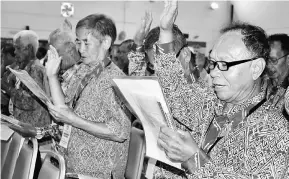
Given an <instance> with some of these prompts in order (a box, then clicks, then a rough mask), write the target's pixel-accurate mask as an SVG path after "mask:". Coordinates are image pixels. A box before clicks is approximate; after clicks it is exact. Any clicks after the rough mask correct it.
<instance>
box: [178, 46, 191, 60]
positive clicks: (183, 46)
mask: <svg viewBox="0 0 289 179" xmlns="http://www.w3.org/2000/svg"><path fill="white" fill-rule="evenodd" d="M186 47H188V44H185V45H183V46H182V48H181V49H180V50H179V52H178V53H177V54H176V58H178V57H179V56H180V54H181V52H182V50H183V49H184V48H186Z"/></svg>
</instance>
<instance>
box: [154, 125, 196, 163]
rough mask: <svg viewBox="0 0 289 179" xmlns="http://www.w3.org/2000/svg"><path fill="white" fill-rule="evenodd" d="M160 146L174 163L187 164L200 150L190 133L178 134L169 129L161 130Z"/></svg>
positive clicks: (182, 132)
mask: <svg viewBox="0 0 289 179" xmlns="http://www.w3.org/2000/svg"><path fill="white" fill-rule="evenodd" d="M158 144H159V145H160V146H161V147H162V148H163V149H164V151H165V153H166V155H167V157H168V158H169V159H170V160H171V161H173V162H181V163H182V162H185V161H187V160H188V159H189V158H190V157H191V156H192V155H193V154H194V153H196V152H197V151H198V150H199V147H198V146H197V144H196V142H195V140H194V139H193V138H192V136H191V134H190V133H189V132H184V131H178V132H176V131H174V130H172V129H171V128H169V127H162V128H161V130H160V134H159V139H158Z"/></svg>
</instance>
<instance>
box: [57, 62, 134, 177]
mask: <svg viewBox="0 0 289 179" xmlns="http://www.w3.org/2000/svg"><path fill="white" fill-rule="evenodd" d="M94 68H95V66H94V67H89V66H86V65H83V66H81V67H79V69H78V71H77V72H76V73H75V74H74V76H73V77H72V78H71V80H70V85H69V87H68V88H67V90H66V101H70V99H71V97H72V95H71V94H74V93H75V90H76V88H77V87H78V85H79V84H80V81H81V79H82V78H83V77H84V76H85V75H86V74H88V73H90V72H92V71H93V69H94ZM121 75H125V74H124V73H123V72H122V71H121V70H120V69H119V68H118V67H117V66H116V65H114V64H113V63H111V64H110V65H109V66H107V67H106V68H104V70H103V71H102V72H101V74H100V75H99V77H93V78H92V79H91V80H90V81H89V83H88V84H87V86H86V87H85V88H84V89H83V91H82V93H81V95H80V97H79V99H78V100H77V103H76V106H75V108H74V112H75V113H76V114H77V115H79V116H80V117H82V118H84V119H87V120H89V121H94V122H103V123H105V124H106V126H107V127H108V128H109V130H110V131H111V132H112V133H113V134H115V135H116V136H121V137H124V138H126V139H127V140H126V141H125V142H123V143H118V142H113V141H109V140H105V139H100V138H97V137H95V136H93V135H91V134H89V133H87V132H85V131H83V130H81V129H78V128H75V127H72V131H71V136H70V140H69V143H68V147H67V149H65V150H64V149H63V148H62V151H64V153H65V154H64V156H65V159H66V161H67V171H68V172H72V173H77V174H83V175H88V176H93V177H96V178H111V176H113V178H116V179H119V178H123V177H124V171H125V168H126V161H127V156H128V147H129V137H130V127H131V126H130V125H131V124H130V120H129V118H128V116H127V114H126V111H125V108H124V106H123V105H121V103H120V100H119V98H118V97H117V96H116V95H115V93H114V91H113V88H112V81H111V80H112V78H113V77H114V76H121Z"/></svg>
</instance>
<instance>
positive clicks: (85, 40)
mask: <svg viewBox="0 0 289 179" xmlns="http://www.w3.org/2000/svg"><path fill="white" fill-rule="evenodd" d="M76 40H77V41H84V42H87V39H79V38H76Z"/></svg>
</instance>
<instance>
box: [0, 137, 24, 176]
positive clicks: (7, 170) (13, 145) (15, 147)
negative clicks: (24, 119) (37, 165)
mask: <svg viewBox="0 0 289 179" xmlns="http://www.w3.org/2000/svg"><path fill="white" fill-rule="evenodd" d="M21 139H22V137H21V136H20V135H19V134H18V133H17V132H14V134H13V135H12V137H11V138H10V139H9V142H8V143H7V145H8V144H10V145H9V147H8V151H7V153H6V157H5V159H4V161H1V165H2V162H3V166H2V168H1V169H2V170H1V178H3V179H4V178H5V179H12V176H13V172H14V169H15V166H16V161H17V158H18V155H19V149H20V146H21V145H20V144H21ZM2 160H3V159H2Z"/></svg>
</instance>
